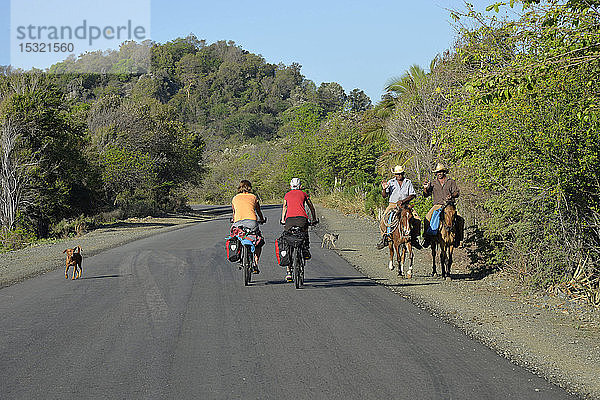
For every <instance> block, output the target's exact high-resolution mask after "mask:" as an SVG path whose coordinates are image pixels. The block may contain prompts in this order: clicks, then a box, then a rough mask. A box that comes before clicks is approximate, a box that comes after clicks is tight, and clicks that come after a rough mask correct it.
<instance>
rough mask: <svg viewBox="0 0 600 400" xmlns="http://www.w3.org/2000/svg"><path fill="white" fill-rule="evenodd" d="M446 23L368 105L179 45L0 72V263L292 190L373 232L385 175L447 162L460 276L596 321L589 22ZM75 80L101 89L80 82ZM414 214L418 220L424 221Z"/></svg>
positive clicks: (539, 5) (588, 12) (230, 50)
mask: <svg viewBox="0 0 600 400" xmlns="http://www.w3.org/2000/svg"><path fill="white" fill-rule="evenodd" d="M503 10H508V11H509V12H510V13H512V14H510V15H511V16H512V17H511V18H509V19H506V18H500V17H498V15H500V12H501V11H503ZM450 16H451V17H452V18H453V19H454V21H455V26H456V28H457V37H456V43H455V45H454V47H453V48H452V49H448V50H447V51H445V52H444V53H443V54H439V55H437V56H435V57H432V58H433V60H432V62H431V63H430V65H429V66H427V69H425V68H424V67H421V66H418V65H413V66H412V67H410V68H409V69H408V70H407V71H405V72H404V73H403V74H401V75H399V76H398V77H393V78H390V79H389V80H388V81H387V84H386V92H385V94H384V96H383V97H382V99H381V101H379V102H377V104H375V105H373V104H372V103H371V99H369V98H368V97H367V96H366V95H365V93H364V92H363V91H362V90H360V89H353V90H346V89H344V88H343V87H342V86H341V85H339V84H338V83H336V82H327V83H322V84H320V85H319V86H317V85H316V84H315V83H314V82H312V81H311V80H310V79H308V78H306V77H305V76H304V75H302V72H301V67H300V65H298V64H292V65H283V64H271V63H269V62H267V61H266V60H265V59H264V58H263V57H262V56H260V55H257V54H253V53H250V52H248V51H246V50H244V49H242V48H241V47H240V46H237V45H236V44H235V43H233V42H226V41H219V42H216V43H212V44H208V43H206V42H205V41H203V40H200V39H198V38H196V37H195V36H193V35H190V36H188V37H186V38H178V39H175V40H173V41H170V42H167V43H164V44H160V43H151V42H145V43H141V44H136V43H124V44H123V45H122V46H121V48H120V49H119V50H118V51H112V52H104V53H88V54H85V55H83V56H81V57H79V58H78V59H73V58H71V59H67V60H65V61H64V62H62V63H59V64H57V65H54V66H53V67H51V68H50V70H49V72H50V73H42V72H40V71H28V72H27V73H22V72H19V71H13V70H11V69H10V68H4V69H3V70H2V71H1V74H0V124H1V125H0V128H1V130H0V131H1V133H2V144H1V147H2V149H3V152H2V171H0V172H1V176H0V179H1V180H2V204H1V209H0V222H1V223H2V235H3V245H4V247H5V248H13V247H15V246H17V245H18V244H19V243H23V242H27V241H31V240H35V239H39V238H44V237H48V236H60V235H65V234H69V233H74V232H76V231H78V230H79V229H81V226H85V225H86V224H88V225H93V224H94V223H97V222H98V221H101V220H102V218H105V217H106V216H111V215H113V216H114V215H118V216H121V217H123V216H145V215H157V214H160V213H164V212H169V211H176V210H181V209H183V208H185V204H186V202H188V201H203V202H210V203H226V202H228V201H229V199H230V198H231V196H232V195H233V194H234V190H235V186H236V185H237V182H239V180H240V179H243V178H247V179H250V180H251V181H252V182H253V184H254V186H255V189H256V191H257V193H258V194H259V196H260V197H261V198H262V199H263V200H270V199H279V198H280V197H281V195H282V194H283V193H284V192H285V190H286V188H287V181H288V180H289V178H291V177H292V176H298V177H300V178H301V179H303V180H304V182H305V185H306V187H307V188H308V190H309V191H310V192H311V193H313V194H316V195H318V196H319V197H320V199H321V201H322V202H324V203H325V204H327V205H331V206H336V207H339V208H342V209H344V210H345V211H348V212H358V213H366V214H369V215H372V216H376V215H377V213H378V210H379V209H380V207H381V206H382V202H383V199H382V198H381V195H380V186H379V182H380V181H381V180H382V179H384V178H385V179H387V178H388V177H389V176H388V175H389V168H390V167H391V166H393V165H395V164H402V165H405V166H406V168H407V170H408V177H409V178H410V179H411V180H413V183H414V184H415V187H419V186H420V185H421V182H422V181H423V180H424V179H426V178H430V177H431V168H432V167H433V166H434V164H435V163H436V162H438V161H442V162H444V163H446V164H448V165H450V166H451V172H452V176H453V177H454V178H455V179H457V181H458V183H459V186H460V187H461V193H462V194H461V197H460V202H459V212H460V213H461V214H462V215H463V216H464V217H465V218H466V220H467V224H468V225H469V230H468V238H467V244H468V246H469V249H470V250H469V251H471V258H472V259H473V260H474V264H473V268H477V269H478V270H480V271H481V270H484V271H486V272H489V271H493V270H497V269H503V270H505V271H509V272H511V273H512V274H513V275H514V276H515V277H517V278H518V279H520V280H522V281H523V282H525V283H527V284H528V285H530V286H531V287H532V288H536V289H544V290H548V291H554V292H559V291H562V292H564V293H568V294H571V295H573V296H578V297H580V298H586V299H588V300H589V301H590V302H592V303H595V304H600V287H599V283H600V269H599V268H600V267H599V265H600V228H599V227H600V181H599V180H598V176H599V175H600V160H599V156H600V140H599V139H600V137H599V134H598V132H599V128H600V127H599V119H600V118H599V114H600V91H598V84H597V82H598V81H599V78H600V76H599V75H600V29H599V28H600V2H599V1H597V0H568V1H551V2H539V1H534V0H525V1H512V0H511V1H510V2H509V3H508V4H505V3H495V4H492V5H490V6H489V7H488V10H487V11H486V12H484V13H479V12H477V11H475V10H474V9H473V8H472V7H471V6H469V5H468V4H467V8H466V9H465V10H464V11H452V12H450ZM148 50H149V51H148ZM144 54H149V55H150V60H149V65H150V69H149V70H148V71H144V70H142V69H140V68H139V67H138V65H140V63H142V64H143V61H148V60H144V59H143V57H144ZM432 56H433V55H432ZM90 64H93V65H95V66H97V65H102V68H103V70H104V71H106V73H104V74H89V73H85V72H82V71H86V70H88V68H87V66H89V65H90ZM399 72H400V71H399ZM386 78H388V77H382V82H385V80H386ZM429 201H430V200H425V199H423V198H422V197H419V198H418V199H417V200H416V201H414V204H415V207H416V209H417V211H418V212H419V214H420V215H423V214H424V212H425V211H426V210H427V209H429V207H430V203H428V202H429Z"/></svg>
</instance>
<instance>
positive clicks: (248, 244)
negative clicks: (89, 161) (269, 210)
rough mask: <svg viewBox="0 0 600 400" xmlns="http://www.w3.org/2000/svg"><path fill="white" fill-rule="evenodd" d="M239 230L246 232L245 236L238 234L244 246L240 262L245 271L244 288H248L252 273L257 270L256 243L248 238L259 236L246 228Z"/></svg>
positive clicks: (261, 222)
mask: <svg viewBox="0 0 600 400" xmlns="http://www.w3.org/2000/svg"><path fill="white" fill-rule="evenodd" d="M265 222H267V219H266V218H265V219H264V220H262V221H258V223H259V224H264V223H265ZM238 229H240V230H242V232H244V234H243V236H242V235H239V234H238V238H239V240H240V243H241V244H242V252H241V255H240V260H239V263H240V266H239V269H241V270H242V271H243V279H244V286H248V285H250V282H251V281H252V271H254V269H255V268H256V260H255V259H254V250H253V249H255V246H254V243H253V242H252V241H251V240H250V239H248V238H247V236H248V235H255V234H257V231H256V230H255V229H250V228H246V227H244V226H240V227H238Z"/></svg>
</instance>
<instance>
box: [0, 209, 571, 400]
mask: <svg viewBox="0 0 600 400" xmlns="http://www.w3.org/2000/svg"><path fill="white" fill-rule="evenodd" d="M267 208H268V207H267ZM204 211H205V212H216V213H217V214H219V213H221V216H220V217H218V218H217V219H216V220H214V221H211V222H206V223H199V224H196V225H193V226H190V227H187V228H184V229H180V230H176V231H172V232H169V233H165V234H160V235H157V236H153V237H150V238H146V239H142V240H139V241H136V242H133V243H130V244H127V245H125V246H122V247H119V248H116V249H113V250H110V251H106V252H103V253H101V254H98V255H96V256H94V257H90V258H85V259H84V278H83V279H81V280H78V281H71V280H65V278H64V275H63V271H61V270H57V271H54V272H51V273H47V274H45V275H41V276H39V277H36V278H33V279H30V280H27V281H25V282H22V283H20V284H17V285H13V286H10V287H7V288H4V289H1V290H0V315H1V323H0V398H2V399H71V398H73V399H75V398H76V399H81V398H83V399H165V398H173V399H195V398H198V399H286V398H292V399H321V398H322V399H347V398H352V399H390V398H392V399H504V398H509V399H563V398H569V395H568V394H567V393H566V392H564V391H563V390H562V389H560V388H558V387H556V386H553V385H551V384H549V383H547V382H546V381H544V380H543V379H541V378H539V377H537V376H535V375H533V374H531V373H529V372H527V371H525V370H523V369H521V368H519V367H517V366H515V365H513V364H511V363H510V362H509V361H507V360H506V359H504V358H502V357H500V356H498V355H497V354H496V353H494V352H492V351H491V350H489V349H488V348H486V347H485V346H483V345H481V344H480V343H478V342H475V341H473V340H471V339H469V338H468V337H466V336H465V335H464V334H463V333H461V332H460V331H458V330H457V329H455V328H453V327H452V326H450V325H447V324H445V323H443V322H442V321H440V320H438V319H436V318H434V317H432V316H431V315H429V314H428V313H427V312H426V311H423V310H421V309H419V308H417V307H415V306H413V305H412V304H411V303H410V302H408V301H406V300H404V299H402V298H401V297H399V296H398V295H396V294H394V293H392V292H391V291H389V290H387V289H385V288H384V287H381V286H379V285H377V284H376V283H375V282H373V281H371V280H369V279H367V278H365V277H364V276H362V275H361V274H360V273H358V272H357V271H356V270H355V269H354V268H352V267H351V266H350V265H348V263H347V262H345V261H344V260H343V259H341V258H340V257H339V256H337V254H335V253H334V252H332V251H327V250H322V249H321V248H320V241H319V239H318V237H317V236H316V235H314V234H311V235H312V236H311V240H312V254H313V258H312V260H310V261H309V262H308V264H307V271H306V286H305V288H304V289H301V290H296V289H295V288H294V287H293V284H290V283H285V282H284V280H283V277H284V274H283V270H282V268H281V267H279V266H277V264H276V261H275V256H274V251H273V241H274V240H275V238H276V237H277V236H279V233H280V231H281V227H280V225H279V224H278V223H277V220H278V216H279V213H280V211H279V209H278V208H274V207H273V208H270V209H267V210H266V215H267V217H268V218H269V222H268V223H267V224H266V225H264V226H263V233H264V235H265V237H266V239H267V244H266V246H265V250H264V254H263V257H262V259H261V271H262V272H261V273H260V275H257V276H254V281H253V283H252V284H251V285H250V286H249V287H244V285H243V281H242V273H241V271H239V270H238V269H237V267H236V265H235V264H231V263H229V262H228V261H227V260H226V259H225V255H224V251H225V250H224V241H225V240H224V238H225V236H226V233H227V232H228V227H229V222H228V216H227V215H225V214H222V212H225V211H228V209H222V208H214V209H211V210H209V209H207V208H205V209H204Z"/></svg>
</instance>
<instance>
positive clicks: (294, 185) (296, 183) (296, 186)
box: [290, 178, 300, 189]
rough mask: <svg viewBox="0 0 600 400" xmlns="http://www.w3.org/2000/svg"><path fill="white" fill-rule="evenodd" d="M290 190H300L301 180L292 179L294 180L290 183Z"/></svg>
mask: <svg viewBox="0 0 600 400" xmlns="http://www.w3.org/2000/svg"><path fill="white" fill-rule="evenodd" d="M290 188H292V189H300V179H299V178H292V180H291V181H290Z"/></svg>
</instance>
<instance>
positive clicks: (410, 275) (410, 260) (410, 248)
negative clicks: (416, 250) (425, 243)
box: [406, 242, 414, 279]
mask: <svg viewBox="0 0 600 400" xmlns="http://www.w3.org/2000/svg"><path fill="white" fill-rule="evenodd" d="M406 247H407V249H408V259H409V264H408V273H407V274H406V277H407V278H408V279H410V278H412V267H413V256H414V254H413V249H412V244H411V243H410V242H408V243H406Z"/></svg>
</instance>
